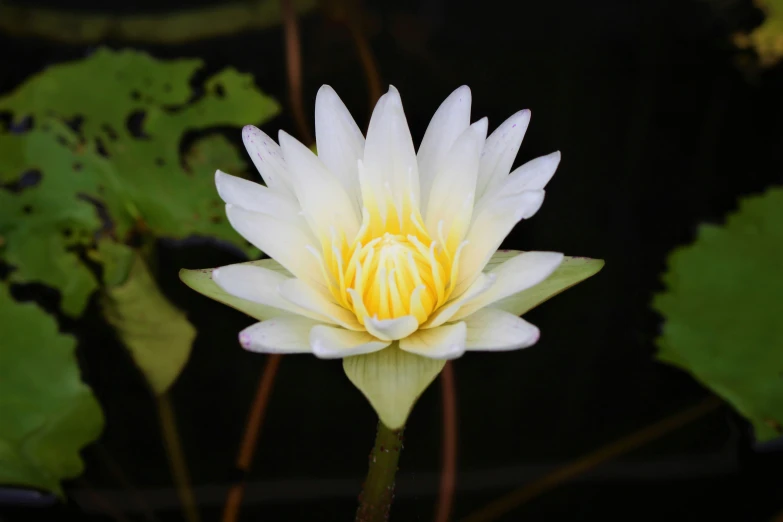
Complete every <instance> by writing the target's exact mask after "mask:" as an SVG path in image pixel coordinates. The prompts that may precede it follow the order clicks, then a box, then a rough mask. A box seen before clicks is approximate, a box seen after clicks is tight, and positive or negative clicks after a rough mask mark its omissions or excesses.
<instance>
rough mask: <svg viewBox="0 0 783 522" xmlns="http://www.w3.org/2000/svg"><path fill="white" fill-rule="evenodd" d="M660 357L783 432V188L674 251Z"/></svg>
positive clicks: (772, 430) (663, 298) (761, 431)
mask: <svg viewBox="0 0 783 522" xmlns="http://www.w3.org/2000/svg"><path fill="white" fill-rule="evenodd" d="M668 265H669V268H668V271H667V272H666V273H665V274H664V276H663V280H664V283H665V284H666V291H665V292H663V293H661V294H658V295H657V296H655V299H654V301H653V307H654V308H655V310H657V311H658V312H660V313H661V315H662V316H663V317H664V320H665V322H664V325H663V333H662V335H661V337H660V338H659V339H658V346H659V348H660V350H659V352H658V358H659V359H660V360H662V361H665V362H667V363H669V364H672V365H675V366H678V367H680V368H682V369H684V370H686V371H688V372H690V373H691V374H692V375H693V376H694V377H695V378H696V379H697V380H699V381H700V382H701V383H702V384H704V385H705V386H707V387H708V388H710V389H712V390H713V391H715V392H716V393H717V394H718V395H720V396H722V397H723V398H724V399H726V400H727V401H728V402H729V403H731V404H732V406H734V408H736V409H737V411H739V412H740V413H741V414H742V415H744V416H745V417H747V418H748V419H749V420H750V422H751V423H752V424H753V426H754V429H755V432H756V437H757V439H758V440H760V441H765V440H769V439H772V438H775V437H778V436H780V435H783V349H782V348H783V347H782V345H781V343H782V342H783V321H781V319H780V311H781V310H783V272H781V267H783V189H781V188H772V189H769V190H768V191H767V192H766V193H765V194H763V195H760V196H754V197H749V198H746V199H743V200H741V201H740V205H739V210H738V211H737V212H735V213H734V214H732V215H730V216H729V217H728V218H727V220H726V223H725V225H723V226H715V225H703V226H702V227H701V228H700V229H699V232H698V234H697V237H696V240H695V241H694V243H693V244H692V245H689V246H686V247H682V248H679V249H677V250H675V251H674V252H673V253H672V254H671V256H670V257H669V263H668Z"/></svg>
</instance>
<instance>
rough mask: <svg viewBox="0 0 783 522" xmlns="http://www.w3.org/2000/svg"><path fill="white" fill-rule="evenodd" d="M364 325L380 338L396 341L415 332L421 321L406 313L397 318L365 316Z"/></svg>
mask: <svg viewBox="0 0 783 522" xmlns="http://www.w3.org/2000/svg"><path fill="white" fill-rule="evenodd" d="M364 327H365V328H366V329H367V331H368V332H370V333H371V334H373V335H374V336H375V337H377V338H378V339H382V340H384V341H396V340H398V339H402V338H403V337H407V336H409V335H410V334H412V333H413V332H415V331H416V329H417V328H418V327H419V322H418V321H417V320H416V318H415V317H414V316H412V315H404V316H402V317H398V318H396V319H376V318H373V317H365V318H364Z"/></svg>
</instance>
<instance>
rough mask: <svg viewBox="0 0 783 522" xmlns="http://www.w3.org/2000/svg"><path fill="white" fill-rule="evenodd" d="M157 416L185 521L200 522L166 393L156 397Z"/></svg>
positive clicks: (172, 412) (169, 400) (175, 422)
mask: <svg viewBox="0 0 783 522" xmlns="http://www.w3.org/2000/svg"><path fill="white" fill-rule="evenodd" d="M156 402H157V405H158V416H159V418H160V427H161V432H162V434H163V440H164V442H165V444H166V456H167V457H168V459H169V468H170V469H171V474H172V476H173V478H174V485H175V487H176V488H177V496H178V497H179V501H180V504H182V512H183V514H184V516H185V520H186V521H187V522H200V521H201V517H200V515H199V512H198V507H197V506H196V497H195V495H194V494H193V488H192V487H191V485H190V474H189V473H188V465H187V462H186V460H185V452H184V451H183V449H182V440H181V439H180V436H179V430H178V429H177V420H176V417H175V416H174V408H173V407H172V405H171V399H170V398H169V395H168V393H164V394H163V395H159V396H158V397H157V401H156Z"/></svg>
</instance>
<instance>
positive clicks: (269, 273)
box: [212, 264, 318, 319]
mask: <svg viewBox="0 0 783 522" xmlns="http://www.w3.org/2000/svg"><path fill="white" fill-rule="evenodd" d="M212 279H213V280H214V281H215V283H217V285H218V286H219V287H220V288H221V289H223V290H224V291H226V292H228V293H229V294H231V295H233V296H234V297H238V298H240V299H245V300H247V301H252V302H254V303H258V304H262V305H266V306H272V307H274V308H279V309H281V310H285V311H287V312H291V313H294V314H302V312H303V310H302V309H301V308H299V307H296V306H293V305H292V304H291V302H290V301H288V300H286V299H283V297H282V296H281V295H280V292H279V291H278V287H279V286H280V283H282V282H283V281H285V280H286V279H288V278H287V277H286V276H284V275H283V274H281V273H279V272H275V271H274V270H269V269H266V268H262V267H260V266H252V265H243V264H237V265H228V266H224V267H221V268H216V269H215V270H213V271H212ZM313 319H318V318H317V317H313Z"/></svg>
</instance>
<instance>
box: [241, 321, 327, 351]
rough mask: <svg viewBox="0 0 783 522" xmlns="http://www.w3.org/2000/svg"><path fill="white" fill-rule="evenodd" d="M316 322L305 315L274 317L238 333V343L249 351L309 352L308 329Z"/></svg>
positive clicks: (316, 323)
mask: <svg viewBox="0 0 783 522" xmlns="http://www.w3.org/2000/svg"><path fill="white" fill-rule="evenodd" d="M316 325H318V322H316V321H313V320H312V319H307V318H305V317H298V316H291V317H276V318H274V319H269V320H268V321H264V322H261V323H256V324H254V325H252V326H249V327H247V328H245V329H244V330H242V331H241V332H240V333H239V344H240V345H242V348H244V349H245V350H249V351H251V352H261V353H310V352H312V349H311V348H310V329H311V328H313V327H314V326H316Z"/></svg>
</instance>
